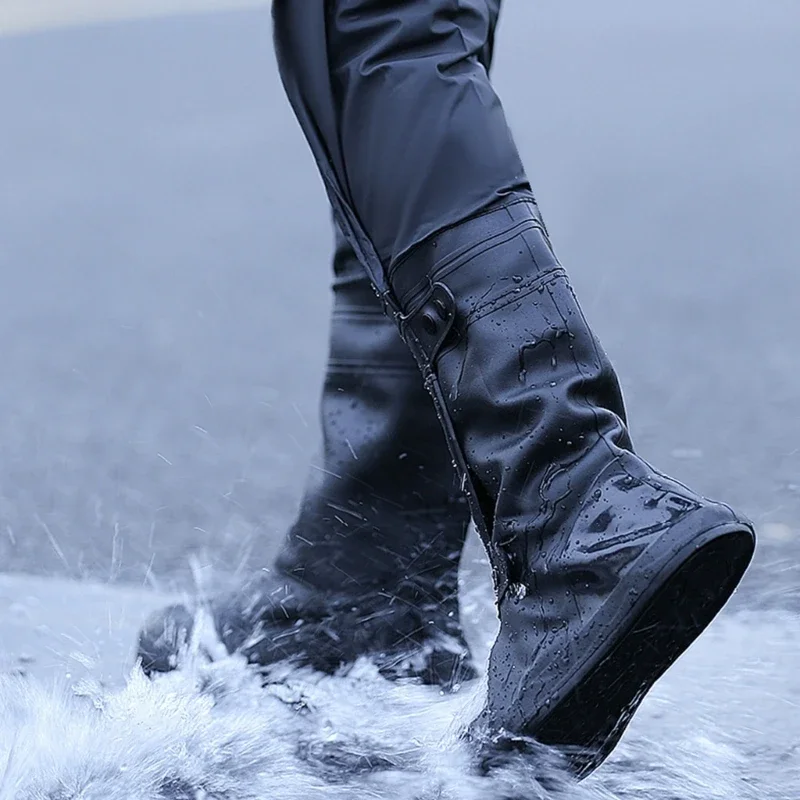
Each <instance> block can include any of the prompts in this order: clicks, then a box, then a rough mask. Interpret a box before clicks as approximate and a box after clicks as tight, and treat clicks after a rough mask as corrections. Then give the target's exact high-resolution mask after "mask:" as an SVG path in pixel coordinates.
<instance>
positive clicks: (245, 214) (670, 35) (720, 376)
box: [0, 0, 800, 583]
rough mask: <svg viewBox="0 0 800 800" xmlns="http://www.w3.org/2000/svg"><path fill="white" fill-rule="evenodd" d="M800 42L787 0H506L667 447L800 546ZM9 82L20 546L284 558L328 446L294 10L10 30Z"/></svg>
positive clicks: (551, 169)
mask: <svg viewBox="0 0 800 800" xmlns="http://www.w3.org/2000/svg"><path fill="white" fill-rule="evenodd" d="M192 5H197V4H189V6H188V7H191V6H192ZM221 5H222V4H221ZM78 6H80V7H81V8H82V9H83V10H82V12H81V13H82V14H84V15H86V14H89V15H92V14H94V15H95V16H97V17H103V15H104V14H106V13H107V12H106V9H107V8H108V5H107V4H100V3H94V4H93V3H91V2H88V1H87V2H83V3H77V4H75V3H73V4H72V6H71V5H70V4H69V3H66V4H64V5H58V4H51V5H50V6H49V8H50V9H53V8H59V9H61V12H60V13H59V15H58V19H56V20H55V21H63V17H64V13H63V11H64V9H68V8H70V7H74V8H77V7H78ZM153 6H154V4H152V3H150V4H148V3H144V2H141V0H140V1H139V2H136V1H135V0H129V1H128V2H125V3H122V4H119V6H118V7H117V13H118V14H123V13H124V12H128V13H135V12H136V11H137V10H138V11H139V12H141V13H145V12H146V11H147V9H148V8H152V7H153ZM38 7H39V8H40V9H44V10H45V11H46V10H47V8H48V6H47V5H46V4H39V6H38ZM175 7H177V6H176V4H174V3H173V4H172V6H169V5H166V6H164V8H175ZM15 8H16V9H17V10H16V13H17V18H18V19H20V12H19V9H20V8H24V6H23V5H22V4H20V3H15V2H10V0H4V2H0V20H2V19H3V18H4V17H3V14H5V18H6V19H11V17H12V15H13V13H14V9H15ZM36 8H37V6H36V5H31V6H30V12H29V13H28V17H26V19H28V18H29V19H30V20H33V22H35V23H37V24H39V25H41V24H42V20H43V19H44V18H43V17H41V16H39V17H35V16H34V11H35V10H36ZM51 15H52V12H51ZM76 19H80V17H76ZM44 21H45V22H46V21H47V20H46V19H44ZM20 24H21V23H20ZM798 34H800V12H798V10H797V6H796V4H795V3H793V2H788V1H787V2H780V0H774V2H771V3H770V4H768V6H765V5H764V4H760V3H757V2H755V0H753V2H744V1H743V0H739V1H738V2H734V3H731V2H728V1H727V0H726V1H725V2H723V0H714V2H706V3H703V4H694V3H691V2H689V0H683V1H682V2H679V3H673V4H671V5H670V6H669V7H663V8H661V9H660V10H658V11H655V10H652V9H650V8H649V7H647V10H645V7H642V6H641V5H640V4H636V3H633V2H623V0H614V1H613V2H609V3H604V4H602V8H600V7H597V5H596V4H595V3H593V2H591V0H581V1H580V2H578V0H564V2H559V3H557V4H556V3H527V2H525V3H508V8H507V15H506V18H505V20H504V22H503V25H502V28H501V32H500V41H499V50H498V61H497V70H496V83H497V86H498V88H499V91H500V93H501V95H502V97H503V98H504V100H505V103H506V106H507V109H508V113H509V116H510V118H511V122H512V124H513V126H514V129H515V131H516V135H517V138H518V141H519V145H520V148H521V150H522V151H523V154H524V157H525V159H526V161H527V163H528V165H529V169H530V173H531V176H532V179H533V183H534V186H535V187H536V190H537V192H538V195H539V198H540V200H541V202H542V205H543V207H544V210H545V213H546V216H547V219H548V222H549V225H550V227H551V228H552V231H553V234H554V237H555V241H556V243H557V246H558V250H559V253H560V255H561V257H562V259H563V260H564V262H565V263H566V264H567V265H568V267H569V268H570V270H571V272H572V274H573V277H574V281H575V283H576V284H577V287H578V290H579V293H580V296H581V298H582V302H583V304H584V306H585V309H586V311H587V314H588V316H589V317H590V319H591V320H592V321H593V323H594V324H595V326H596V328H597V330H598V332H599V334H600V336H601V338H602V340H603V342H604V344H605V346H606V349H607V350H608V351H609V352H610V354H611V355H612V357H613V358H614V360H615V362H616V364H617V366H618V368H619V372H620V374H621V378H622V381H623V385H624V387H625V390H626V396H627V400H628V404H629V407H630V417H631V424H632V430H633V434H634V438H635V441H636V443H637V445H638V447H639V449H640V450H641V451H642V452H643V453H644V454H645V455H646V456H647V457H648V458H649V459H650V460H652V461H654V462H655V463H656V464H657V465H659V466H660V467H661V468H662V469H664V470H665V471H668V472H672V473H673V474H675V475H676V476H677V477H679V478H682V479H684V480H686V481H687V482H689V483H691V484H693V485H695V486H697V487H698V488H699V489H700V490H701V491H704V492H706V493H708V494H710V495H712V496H717V497H721V498H724V499H726V500H728V501H729V502H731V503H733V504H736V505H737V506H739V507H740V508H742V509H743V510H744V511H745V512H747V513H749V514H750V515H751V516H752V517H753V518H754V519H755V520H756V522H757V523H758V524H759V525H760V527H761V528H762V532H763V533H764V535H763V537H762V538H763V541H764V542H768V541H770V540H772V541H779V542H780V545H779V547H780V551H779V552H780V553H784V554H786V555H787V557H790V558H791V557H792V554H793V553H796V542H797V536H796V532H797V531H798V529H800V414H797V413H796V408H797V403H798V398H800V370H798V368H797V367H798V356H797V343H798V341H800V315H798V313H797V302H798V297H800V270H798V268H797V267H798V262H800V227H798V226H797V224H796V216H797V211H798V207H800V203H798V188H797V187H798V185H800V157H799V156H800V153H799V152H798V148H800V145H799V144H798V142H800V136H798V132H800V99H798V95H797V92H796V76H797V74H798V71H800V49H798V48H797V46H796V44H797V37H798ZM0 97H2V106H3V110H2V114H3V122H2V125H0V175H2V176H3V177H2V181H0V341H2V343H3V345H2V356H0V387H1V388H0V565H1V566H2V569H4V570H12V571H24V572H35V573H40V574H48V575H50V574H59V575H65V576H73V577H74V576H84V575H90V576H93V577H95V578H97V579H99V580H109V579H111V580H124V581H132V582H136V583H141V582H142V581H143V580H145V578H146V576H147V573H148V571H151V572H152V573H153V574H155V575H156V576H159V577H160V578H162V579H170V578H172V577H174V576H178V577H182V578H184V579H185V578H186V575H187V574H188V573H187V568H186V565H187V554H188V553H190V552H192V551H198V552H199V551H203V550H205V551H206V552H207V554H208V557H207V558H205V559H204V557H202V556H201V562H202V563H214V564H216V565H217V566H218V567H220V568H224V569H228V570H230V569H233V568H236V567H237V566H239V565H241V564H242V563H243V562H244V560H245V559H246V558H247V557H248V554H250V553H252V554H253V555H252V561H251V563H260V562H261V561H262V560H263V559H264V558H266V556H267V554H268V553H269V552H270V551H271V549H272V548H273V546H274V543H275V541H276V539H277V537H278V536H279V535H280V532H281V530H282V529H283V527H284V526H285V525H286V524H287V522H288V521H289V520H290V519H291V516H292V513H293V510H294V506H295V503H296V501H297V498H298V496H299V492H300V489H301V487H302V483H303V479H304V475H305V470H306V467H307V463H308V461H309V460H310V459H312V458H313V457H314V452H315V449H316V445H317V435H318V434H317V429H316V422H315V413H316V403H317V391H318V386H319V381H320V371H321V368H322V365H323V360H324V355H325V353H324V350H325V336H326V321H325V320H326V314H327V309H328V296H327V288H328V264H327V260H328V248H329V239H330V237H329V232H328V227H327V224H328V221H327V213H326V208H325V201H324V197H323V192H322V190H321V187H320V184H319V181H318V179H317V177H316V174H315V171H314V167H313V164H312V161H311V158H310V156H309V155H308V154H307V152H306V148H305V144H304V142H303V140H302V137H301V136H300V135H299V132H298V129H297V127H296V124H295V122H294V120H293V118H292V117H291V114H290V111H289V109H288V107H287V104H286V103H285V101H284V98H283V96H282V93H281V89H280V85H279V81H278V77H277V74H276V69H275V66H274V63H273V56H272V53H271V45H270V25H269V14H268V10H267V8H266V6H263V7H257V8H254V9H251V10H244V11H235V12H230V11H224V12H220V13H210V14H197V15H179V16H174V17H170V18H164V19H149V20H142V21H134V22H124V23H118V24H117V23H114V24H111V23H107V24H100V25H96V26H87V25H80V26H76V27H74V28H71V29H59V30H39V31H37V32H34V33H32V34H28V35H17V36H7V37H5V38H2V39H0ZM784 540H786V541H784Z"/></svg>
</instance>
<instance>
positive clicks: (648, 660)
mask: <svg viewBox="0 0 800 800" xmlns="http://www.w3.org/2000/svg"><path fill="white" fill-rule="evenodd" d="M690 547H691V551H692V552H690V553H689V554H688V556H687V553H686V551H685V550H681V551H679V552H678V553H676V554H675V556H674V557H673V558H672V559H671V560H670V561H669V562H668V563H667V564H666V565H665V566H664V568H663V569H662V570H660V571H659V573H657V574H656V575H654V576H653V577H652V579H651V584H650V585H651V586H652V587H653V591H652V592H650V593H649V596H648V595H647V594H644V595H643V596H642V597H641V599H640V602H639V603H637V604H636V606H634V608H633V609H631V612H630V613H629V615H628V619H627V620H626V622H625V623H624V624H623V626H621V628H618V629H617V630H620V631H621V632H620V634H618V635H617V636H614V637H611V639H610V641H608V642H607V645H608V646H607V647H606V648H600V649H598V650H597V651H596V652H595V653H593V656H592V658H591V659H590V660H587V661H586V662H583V663H582V664H581V665H580V668H579V669H578V671H577V673H576V674H573V675H570V676H568V677H567V679H566V680H565V681H564V682H563V683H562V684H561V686H560V687H559V691H558V693H557V696H558V697H560V698H561V699H560V700H559V701H557V702H556V703H551V708H550V709H549V710H548V711H547V712H546V714H545V715H544V716H540V717H539V719H537V720H536V723H535V726H534V727H532V728H530V729H528V730H527V731H526V734H528V735H530V736H532V737H533V738H535V739H536V740H537V741H539V742H541V743H542V744H545V745H551V746H554V747H556V748H559V749H562V750H563V751H564V754H565V756H566V757H567V760H568V762H569V763H570V765H571V768H572V771H573V772H574V773H575V775H576V776H577V777H579V778H582V777H586V776H587V775H588V774H589V773H591V772H592V771H594V770H595V769H596V768H597V767H598V766H600V764H602V763H603V761H604V760H605V759H606V758H607V757H608V756H609V755H610V753H611V751H612V750H613V749H614V748H615V747H616V745H617V743H618V742H619V740H620V738H621V736H622V734H623V733H624V732H625V729H626V728H627V726H628V723H629V722H630V720H631V718H632V717H633V714H634V713H635V711H636V709H637V708H638V707H639V704H640V703H641V702H642V700H643V699H644V697H645V695H646V694H647V692H648V691H649V690H650V689H651V687H652V686H653V684H654V683H655V682H656V681H657V680H658V679H659V678H660V677H661V676H662V675H663V674H664V673H665V672H666V671H667V669H669V667H670V666H672V664H673V663H674V662H675V661H676V660H677V659H678V657H679V656H680V655H681V654H682V653H683V652H684V651H685V650H686V649H687V648H688V647H689V646H690V645H691V644H692V642H694V640H695V639H696V638H697V637H698V636H699V635H700V634H701V633H702V632H703V631H704V630H705V628H706V627H707V626H708V625H709V623H710V622H711V621H712V620H713V619H714V617H715V616H716V615H717V614H718V613H719V612H720V611H721V610H722V608H723V606H724V605H725V604H726V603H727V601H728V600H729V599H730V597H731V595H732V594H733V592H734V590H735V589H736V587H737V585H738V584H739V582H740V581H741V579H742V577H743V576H744V573H745V571H746V570H747V567H748V565H749V563H750V560H751V559H752V556H753V552H754V549H755V536H754V534H753V532H752V530H749V529H748V528H746V527H744V526H743V525H741V524H738V525H737V524H726V525H722V526H719V527H717V528H713V529H711V530H709V531H706V532H705V534H703V535H702V536H701V537H699V539H698V540H695V542H693V543H692V545H691V546H690Z"/></svg>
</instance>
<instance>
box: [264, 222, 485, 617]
mask: <svg viewBox="0 0 800 800" xmlns="http://www.w3.org/2000/svg"><path fill="white" fill-rule="evenodd" d="M334 274H335V279H334V284H333V294H334V300H333V314H332V320H331V333H330V354H329V359H328V367H327V371H326V375H325V383H324V386H323V393H322V402H321V406H320V412H321V414H320V420H321V426H322V434H323V452H322V459H321V462H320V463H319V464H316V465H315V466H314V467H312V469H311V471H310V476H309V483H308V486H307V489H306V493H305V496H304V499H303V502H302V506H301V511H300V515H299V517H298V520H297V522H296V523H295V525H294V526H293V528H292V529H291V531H290V532H289V535H288V536H287V538H286V540H285V542H284V544H283V547H282V549H281V553H280V555H279V557H278V562H277V566H278V567H279V568H280V569H281V570H282V571H283V572H284V573H286V574H288V575H292V576H293V577H295V578H298V579H301V580H304V581H306V582H308V583H309V584H311V585H312V586H314V587H316V588H317V589H321V590H328V589H331V590H335V591H348V590H349V591H352V592H354V593H358V592H362V591H365V590H366V589H368V588H369V587H373V588H377V589H380V590H382V591H384V592H388V593H390V594H392V593H395V592H397V591H399V587H400V584H407V585H408V586H409V587H410V586H411V585H412V584H413V585H415V586H416V587H417V591H418V595H417V601H418V602H420V603H424V602H426V601H427V602H444V601H445V600H447V601H448V602H449V603H450V608H449V610H451V611H453V613H454V615H455V617H456V618H457V615H458V604H457V603H456V602H455V592H456V588H457V571H458V562H459V558H460V555H461V548H462V546H463V543H464V538H465V535H466V529H467V525H468V523H469V510H468V508H467V505H466V500H465V498H464V496H463V493H462V492H461V491H460V488H459V485H458V480H457V476H456V473H455V470H454V469H453V465H452V458H451V456H450V453H449V451H448V448H447V444H446V442H445V438H444V435H443V433H442V430H441V426H440V425H439V420H438V418H437V416H436V411H435V409H434V406H433V403H432V401H431V398H430V395H429V394H428V392H427V391H426V390H425V387H424V384H423V381H422V377H421V376H420V373H419V369H418V368H417V365H416V363H415V362H414V359H413V358H412V356H411V353H410V352H409V350H408V348H407V346H406V345H405V343H404V342H403V340H402V339H401V338H400V335H399V333H398V331H397V327H396V325H395V324H394V322H393V321H392V320H391V319H389V318H388V317H387V316H386V315H385V314H384V313H383V307H382V305H381V303H380V302H379V301H378V299H377V297H376V296H375V293H374V291H373V290H372V287H371V286H370V284H369V281H368V279H367V275H366V273H365V271H364V269H363V267H362V266H361V265H360V264H359V263H358V261H357V260H356V257H355V254H354V253H353V250H352V248H351V247H350V246H349V245H348V243H347V241H346V240H345V239H344V237H342V236H341V234H340V233H339V232H338V230H337V236H336V253H335V257H334ZM408 599H412V598H411V596H410V593H409V598H408Z"/></svg>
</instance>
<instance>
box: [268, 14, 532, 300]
mask: <svg viewBox="0 0 800 800" xmlns="http://www.w3.org/2000/svg"><path fill="white" fill-rule="evenodd" d="M499 10H500V0H302V1H299V0H273V17H274V33H275V45H276V51H277V55H278V62H279V65H280V70H281V77H282V79H283V82H284V86H285V88H286V92H287V94H288V97H289V100H290V102H291V104H292V107H293V109H294V111H295V113H296V115H297V118H298V120H299V121H300V124H301V126H302V128H303V132H304V133H305V135H306V138H307V139H308V142H309V144H310V146H311V149H312V151H313V153H314V156H315V158H316V160H317V164H318V166H319V169H320V172H321V174H322V177H323V180H324V182H325V186H326V189H327V191H328V195H329V198H330V200H331V205H332V206H333V209H334V214H335V216H336V218H337V220H338V222H339V224H340V226H341V228H342V230H343V232H344V234H345V236H346V237H347V238H348V240H349V241H350V243H351V244H352V245H353V247H354V249H355V251H356V253H357V255H358V257H359V259H360V260H361V262H362V263H363V264H364V266H365V268H366V269H367V271H368V273H369V275H370V278H371V280H372V282H373V284H374V285H375V287H376V288H377V289H378V291H379V292H381V293H385V292H387V290H388V286H387V281H386V274H387V272H386V271H387V270H388V269H389V268H390V265H391V264H392V263H393V262H394V261H396V260H397V258H398V257H399V256H400V255H401V254H403V253H404V252H406V251H408V250H409V249H410V248H411V247H412V246H413V245H415V244H417V243H418V242H420V241H421V240H423V239H424V238H426V237H427V236H429V235H430V234H432V233H434V232H436V231H437V230H440V229H442V228H444V227H447V226H449V225H451V224H454V223H456V222H459V221H460V220H462V219H464V218H465V217H467V216H469V215H471V214H473V213H475V212H476V211H480V210H481V209H483V208H486V207H487V206H489V205H491V204H492V203H494V202H496V201H497V200H498V198H501V197H503V196H504V195H507V194H509V193H511V192H519V191H523V192H525V191H530V189H529V185H528V182H527V179H526V177H525V172H524V169H523V167H522V163H521V161H520V158H519V155H518V153H517V149H516V146H515V144H514V141H513V139H512V136H511V134H510V132H509V129H508V126H507V124H506V119H505V115H504V113H503V109H502V107H501V105H500V101H499V99H498V97H497V95H496V93H495V92H494V90H493V88H492V86H491V83H490V81H489V76H488V64H489V61H490V59H491V53H492V46H493V37H494V32H495V29H496V26H497V21H498V14H499Z"/></svg>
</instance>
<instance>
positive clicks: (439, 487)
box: [139, 236, 474, 685]
mask: <svg viewBox="0 0 800 800" xmlns="http://www.w3.org/2000/svg"><path fill="white" fill-rule="evenodd" d="M334 268H335V276H336V277H335V283H334V308H333V319H332V327H331V345H330V358H329V363H328V370H327V374H326V377H325V385H324V388H323V396H322V405H321V420H322V433H323V448H324V449H323V460H322V463H321V464H320V465H318V466H316V467H314V468H312V470H311V476H310V479H309V483H308V486H307V490H306V493H305V498H304V500H303V503H302V507H301V511H300V514H299V517H298V519H297V521H296V522H295V524H294V525H293V527H292V529H291V530H290V531H289V533H288V535H287V537H286V539H285V541H284V543H283V545H282V547H281V550H280V552H279V555H278V557H277V560H276V563H275V566H274V568H273V569H272V570H270V571H267V572H263V573H261V574H259V575H257V576H255V577H254V578H253V579H251V580H250V581H248V583H247V584H246V585H244V586H242V587H239V588H237V589H236V590H235V591H232V592H230V593H226V594H222V595H219V596H217V597H212V598H211V599H210V600H209V601H208V606H207V607H208V610H210V612H211V616H212V618H213V620H214V624H215V627H216V630H217V634H218V636H219V637H220V638H221V640H222V642H223V643H224V644H225V646H226V648H227V649H228V650H229V651H231V652H233V651H238V650H241V651H242V652H244V653H245V654H246V655H247V657H248V658H249V659H250V660H251V661H252V662H254V663H256V664H261V665H267V664H270V663H273V662H274V661H276V660H281V659H284V658H294V659H295V660H296V661H297V662H298V663H303V664H309V665H311V666H313V667H316V668H318V669H321V670H325V671H328V672H330V671H333V670H335V669H337V668H338V667H339V666H341V665H342V664H347V663H350V662H352V661H354V660H355V659H356V658H358V657H359V656H361V655H368V656H370V657H372V658H373V659H375V660H376V661H377V663H378V665H379V667H380V669H381V670H382V671H383V672H384V674H387V675H391V676H410V677H417V678H420V679H421V680H423V681H425V682H428V683H435V684H442V685H452V684H453V683H459V682H461V681H463V680H466V679H468V678H470V677H472V676H473V674H474V670H473V667H472V664H471V660H470V656H469V652H468V648H467V645H466V642H465V640H464V638H463V635H462V633H461V628H460V625H459V615H458V600H457V596H456V593H457V588H458V563H459V559H460V555H461V549H462V547H463V543H464V539H465V535H466V529H467V525H468V522H469V509H468V506H467V503H466V499H465V498H464V496H463V493H462V492H461V491H460V490H459V488H458V485H457V480H456V473H455V471H454V469H453V466H452V461H451V457H450V454H449V451H448V449H447V445H446V443H445V439H444V436H443V434H442V431H441V427H440V425H439V421H438V419H437V417H436V412H435V409H434V406H433V404H432V402H431V399H430V397H429V395H428V393H427V392H426V391H425V388H424V385H423V382H422V379H421V377H420V374H419V370H418V368H417V366H416V364H415V362H414V359H413V358H412V357H411V355H410V354H409V352H408V348H407V347H406V345H405V344H404V342H403V341H402V340H401V338H400V337H399V335H398V333H397V328H396V326H395V325H394V323H393V322H392V321H391V320H389V319H388V318H387V317H386V316H385V314H384V313H383V308H382V306H381V304H380V303H379V301H378V299H377V298H376V296H375V294H374V292H373V291H372V289H371V287H370V285H369V283H368V281H367V279H366V277H365V276H364V273H363V270H362V268H361V266H360V264H358V262H357V261H356V259H355V256H354V254H353V252H352V250H351V249H350V248H349V246H348V245H347V244H346V243H345V242H344V240H343V239H342V237H341V236H338V238H337V249H336V258H335V261H334ZM193 618H194V614H193V612H192V611H190V610H188V609H187V608H185V607H183V606H179V607H174V608H172V609H168V610H167V611H166V612H163V613H159V614H157V615H155V616H154V617H153V618H152V619H151V620H150V621H149V622H148V624H147V625H146V627H145V629H144V630H143V631H142V635H141V638H140V645H139V654H140V657H141V659H142V663H143V666H144V668H145V670H146V671H149V672H154V671H166V670H169V669H174V667H175V664H176V659H177V656H178V652H179V649H180V647H181V644H182V643H185V642H186V641H188V639H189V637H190V633H191V629H192V621H193Z"/></svg>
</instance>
